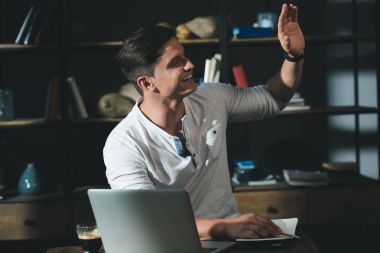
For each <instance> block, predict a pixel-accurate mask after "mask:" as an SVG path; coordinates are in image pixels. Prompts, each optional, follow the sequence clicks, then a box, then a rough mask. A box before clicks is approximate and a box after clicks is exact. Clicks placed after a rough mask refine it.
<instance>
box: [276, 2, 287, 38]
mask: <svg viewBox="0 0 380 253" xmlns="http://www.w3.org/2000/svg"><path fill="white" fill-rule="evenodd" d="M287 9H288V6H287V5H286V4H283V5H282V8H281V13H280V16H279V17H278V25H277V27H278V31H279V32H282V30H283V27H284V25H285V24H286V22H287V18H288V16H287V15H288V14H287Z"/></svg>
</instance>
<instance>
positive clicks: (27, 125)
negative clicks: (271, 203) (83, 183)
mask: <svg viewBox="0 0 380 253" xmlns="http://www.w3.org/2000/svg"><path fill="white" fill-rule="evenodd" d="M3 1H4V0H3ZM353 1H356V0H353ZM379 2H380V1H379V0H376V10H377V11H378V13H380V7H379V5H380V4H379ZM59 4H60V7H59V9H60V14H59V15H60V18H59V20H60V22H61V23H60V25H59V40H58V41H57V43H54V44H51V43H49V44H43V45H15V44H9V43H6V44H0V58H1V56H2V55H17V56H22V55H28V56H30V55H32V56H33V57H34V55H41V54H52V55H54V56H55V57H57V59H58V60H57V62H56V63H57V65H58V67H57V70H58V71H57V72H58V74H59V76H60V79H59V83H60V94H61V104H60V105H61V118H60V119H57V120H53V121H47V120H45V119H43V118H40V117H33V118H16V119H14V120H10V121H0V131H20V132H21V131H23V130H26V131H29V130H30V129H31V128H33V129H39V128H44V127H48V128H50V127H52V128H56V129H58V131H61V132H60V133H59V134H60V135H61V139H62V143H61V144H62V146H61V147H60V152H62V153H61V154H60V155H61V157H62V158H61V161H62V163H60V162H57V164H58V163H59V166H60V167H62V169H63V171H62V176H63V178H64V179H63V181H64V182H65V185H64V190H65V191H64V194H71V193H72V191H73V190H74V189H73V188H75V186H76V185H75V183H73V181H74V180H75V178H76V177H85V176H86V174H85V172H80V171H79V170H80V169H88V170H90V169H91V170H94V171H97V172H98V173H99V174H101V175H102V176H103V177H104V173H103V170H104V168H100V167H95V166H92V165H89V167H90V169H89V168H85V167H84V164H83V163H82V164H81V163H79V164H76V163H75V162H76V161H75V159H73V156H76V155H77V156H80V154H78V153H77V151H78V150H79V151H81V152H89V151H88V150H87V148H88V149H89V148H93V149H99V150H97V151H96V152H97V153H96V154H97V156H101V149H100V148H99V147H98V146H96V147H92V146H91V144H92V143H89V144H87V143H85V142H86V141H90V140H91V141H92V139H93V138H94V137H93V136H90V135H91V134H93V132H95V130H98V129H101V130H100V132H101V131H103V132H101V134H103V135H104V136H102V138H104V139H105V138H106V134H107V133H108V132H109V130H110V129H112V127H113V126H114V125H116V124H117V123H118V122H120V120H121V119H116V118H115V119H112V118H111V119H110V118H98V117H97V116H95V115H92V117H90V118H89V119H70V118H69V116H68V111H67V108H68V106H67V105H68V101H67V100H68V99H67V94H68V91H67V89H66V86H65V85H64V84H65V82H66V78H67V76H68V75H69V71H70V70H71V67H72V65H74V60H73V58H75V57H77V55H81V54H86V56H87V55H91V54H104V55H106V54H112V53H114V52H116V51H117V50H118V49H119V48H120V47H121V46H122V41H118V40H108V41H99V42H91V41H90V42H70V39H69V31H68V29H69V25H68V21H69V16H68V10H69V8H70V6H68V1H67V0H65V1H59ZM217 8H218V15H219V25H220V27H219V29H220V36H219V38H215V39H202V40H201V39H192V40H182V41H181V43H182V44H183V45H184V46H185V48H186V50H187V49H189V48H191V50H193V49H194V50H204V51H206V54H207V53H210V52H214V51H215V50H217V51H220V53H221V54H222V59H223V61H222V66H221V68H222V72H221V73H222V75H221V78H222V81H223V82H227V83H233V81H232V78H231V76H230V69H231V63H232V60H231V58H232V57H231V51H234V50H240V51H244V50H247V49H252V48H260V47H262V46H263V47H267V46H277V45H278V39H277V38H276V37H270V38H255V39H232V38H231V36H230V33H229V29H230V27H229V24H228V23H227V20H228V16H229V13H228V11H229V9H228V0H218V1H217ZM83 11H85V10H83ZM252 13H253V11H252ZM379 20H380V18H378V20H377V27H380V24H379V23H380V21H379ZM99 22H101V21H99ZM129 32H130V31H129ZM305 39H306V43H307V47H309V46H311V45H313V46H314V45H315V46H319V45H332V44H356V43H357V42H363V41H376V48H377V51H376V54H377V59H380V53H379V52H380V50H379V48H380V33H379V32H377V33H376V34H355V33H354V34H331V35H308V34H306V36H305ZM208 49H209V51H208V52H207V50H208ZM355 50H357V48H356V49H355ZM306 55H307V57H306V64H307V65H309V63H308V62H309V59H310V58H311V57H313V56H312V55H308V52H306ZM195 57H198V58H202V60H203V58H204V55H201V56H198V55H196V54H195ZM195 57H194V58H195ZM309 57H310V58H309ZM273 59H274V60H275V59H276V58H275V57H273ZM88 61H90V60H88ZM355 61H357V60H355ZM3 64H4V63H3ZM354 64H357V62H355V63H354ZM376 64H377V65H376V70H377V87H378V89H377V90H378V91H377V92H378V94H377V97H378V98H380V85H379V80H380V64H379V62H377V63H376ZM86 67H87V66H85V65H84V66H83V68H86ZM202 67H203V66H198V68H199V69H201V68H202ZM86 71H88V70H86ZM89 72H91V73H93V74H94V75H96V74H100V73H95V72H97V70H91V71H89ZM1 77H2V75H1V74H0V78H1ZM95 78H96V77H95ZM0 81H1V79H0ZM357 82H358V81H357V80H356V83H357ZM33 84H34V83H33ZM34 85H36V84H34ZM301 85H302V84H301ZM356 85H357V84H356ZM94 86H96V85H94ZM305 86H306V85H305ZM96 88H98V87H96ZM83 89H85V88H83ZM305 89H307V87H305ZM85 92H86V91H85ZM85 92H84V93H85ZM356 100H357V99H356ZM377 102H378V106H377V108H375V107H367V106H359V104H358V103H357V101H356V102H355V104H353V105H350V106H334V107H327V106H322V105H314V104H311V109H310V110H299V111H284V112H281V113H280V115H279V117H278V119H279V120H283V119H293V118H296V119H310V118H312V117H315V118H317V117H321V118H323V117H324V118H326V117H329V116H332V115H357V116H358V115H362V114H376V115H378V120H379V125H380V117H379V111H378V108H380V99H378V100H377ZM313 119H314V118H313ZM274 120H277V119H274ZM78 129H79V130H78ZM83 129H85V130H83ZM104 129H106V130H104ZM81 130H83V131H82V132H81ZM244 130H245V131H254V130H252V129H248V127H246V128H244ZM94 135H95V134H94ZM96 135H98V132H96ZM248 135H249V134H248ZM379 136H380V135H379ZM357 137H358V136H356V138H357ZM379 138H380V137H378V139H377V143H380V141H379V140H380V139H379ZM19 141H20V144H22V143H23V142H22V141H24V140H19ZM77 142H79V143H80V144H82V146H80V145H79V146H78V147H76V144H77ZM81 142H82V143H81ZM83 143H85V144H83ZM87 145H88V146H87ZM99 145H100V144H99ZM355 145H356V146H357V148H360V147H359V146H360V145H358V143H356V144H355ZM90 146H91V147H90ZM54 148H56V147H54ZM75 148H76V149H75ZM237 148H240V147H237ZM52 149H53V147H52ZM77 149H78V150H77ZM33 152H37V151H36V150H33ZM52 152H53V151H52ZM89 158H90V159H89ZM92 158H93V157H92V154H87V156H86V157H85V158H83V160H85V159H88V160H91V159H92ZM98 158H99V157H98ZM94 159H95V158H94ZM379 160H380V159H379ZM379 168H380V165H379ZM99 171H100V172H99ZM78 175H79V176H78ZM78 181H80V180H78ZM372 186H373V185H372V184H371V187H372ZM282 187H283V188H282ZM344 187H346V188H349V187H350V186H349V185H347V184H346V185H344ZM371 189H372V188H371ZM277 190H278V191H281V190H284V191H286V190H289V188H288V186H285V185H284V184H279V185H278V186H276V187H274V188H265V189H263V188H252V187H242V188H240V189H238V190H237V191H236V193H237V194H240V193H242V192H249V193H248V195H250V194H251V193H250V192H251V191H253V192H255V191H263V192H265V191H277ZM291 191H292V193H294V192H295V191H297V189H291ZM313 191H315V192H317V191H318V189H313ZM371 191H372V190H371ZM295 194H297V193H295ZM315 194H317V193H315ZM359 195H360V194H359ZM66 197H67V196H66ZM66 199H67V198H66ZM18 200H19V201H20V202H26V201H25V200H24V199H18ZM15 201H16V200H15ZM245 201H246V200H245ZM27 202H28V203H29V202H33V200H30V199H28V201H27ZM11 203H12V201H10V202H7V204H11ZM66 204H69V203H66V202H65V205H66ZM245 208H248V207H247V206H245ZM44 212H45V211H44ZM290 213H291V212H290ZM21 227H22V226H21ZM65 231H68V230H67V227H66V228H65ZM59 236H62V234H59ZM21 237H22V236H21ZM31 237H33V236H31ZM28 238H30V237H28ZM18 239H19V238H18Z"/></svg>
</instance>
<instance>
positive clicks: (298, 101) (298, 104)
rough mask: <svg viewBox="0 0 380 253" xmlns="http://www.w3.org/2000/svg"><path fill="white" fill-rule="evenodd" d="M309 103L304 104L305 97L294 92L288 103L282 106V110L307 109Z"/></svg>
mask: <svg viewBox="0 0 380 253" xmlns="http://www.w3.org/2000/svg"><path fill="white" fill-rule="evenodd" d="M309 109H310V105H306V104H305V99H304V98H303V97H301V95H300V93H298V92H296V93H295V94H294V96H293V97H292V98H291V99H290V101H289V103H288V104H287V105H286V107H285V108H284V111H295V110H309Z"/></svg>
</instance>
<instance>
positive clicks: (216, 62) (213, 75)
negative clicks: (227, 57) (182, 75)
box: [203, 54, 222, 83]
mask: <svg viewBox="0 0 380 253" xmlns="http://www.w3.org/2000/svg"><path fill="white" fill-rule="evenodd" d="M221 61H222V55H221V54H215V55H214V56H213V57H212V58H211V59H206V62H205V71H204V77H203V82H204V83H218V82H219V81H220V62H221Z"/></svg>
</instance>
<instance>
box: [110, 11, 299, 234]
mask: <svg viewBox="0 0 380 253" xmlns="http://www.w3.org/2000/svg"><path fill="white" fill-rule="evenodd" d="M297 12H298V11H297V7H296V6H293V5H289V6H288V5H286V4H284V5H283V6H282V10H281V14H280V16H279V22H278V38H279V40H280V43H281V46H282V48H283V50H284V52H285V58H286V59H285V60H284V62H283V64H282V67H281V69H280V71H279V72H278V73H277V74H275V75H274V76H273V77H271V78H270V79H269V80H268V81H267V83H266V85H261V86H260V85H259V86H255V87H252V88H247V89H241V88H237V87H233V86H230V85H226V84H202V85H200V86H199V87H197V85H196V84H195V82H194V80H193V76H192V74H193V69H194V65H193V64H192V62H191V61H190V60H189V59H187V58H186V56H185V54H184V49H183V47H182V45H181V44H180V43H179V41H178V40H177V38H176V37H175V34H174V31H173V30H171V29H169V28H164V27H159V26H151V27H147V28H144V29H140V30H139V31H137V32H135V33H134V34H133V35H132V36H130V37H129V38H128V39H127V40H126V41H125V43H124V46H123V48H122V49H121V51H120V52H119V55H118V59H119V61H120V63H121V66H122V70H123V72H124V74H125V75H126V77H127V78H128V79H129V80H133V81H134V82H135V83H136V85H137V86H138V87H139V88H140V89H141V90H142V92H143V97H142V98H141V99H140V100H139V101H138V102H137V103H136V105H135V107H134V108H133V110H132V111H131V112H130V113H129V115H128V116H127V117H126V118H125V119H123V120H122V121H121V122H120V123H119V124H118V125H117V126H116V127H115V129H114V130H113V131H112V132H111V134H110V135H109V137H108V139H107V142H106V144H105V147H104V161H105V165H106V167H107V170H106V175H107V178H108V182H109V184H110V186H111V187H112V188H119V189H169V188H177V189H178V188H180V189H185V190H186V191H187V192H188V193H189V195H190V199H191V203H192V206H193V209H194V214H195V217H196V224H197V228H198V232H199V235H200V238H201V239H210V238H211V239H219V238H259V237H267V236H275V235H278V234H279V233H280V232H281V231H280V229H279V228H278V227H277V226H275V225H274V224H273V223H272V222H271V221H270V220H269V219H268V218H266V217H262V216H260V215H257V214H253V213H250V214H244V215H240V213H239V211H238V208H237V205H236V202H235V200H234V198H233V193H232V190H231V187H230V175H229V170H228V163H227V154H226V134H225V132H226V127H227V121H228V120H230V121H247V120H259V119H262V118H264V117H271V116H275V115H277V114H278V113H279V112H280V110H281V109H282V108H284V106H285V103H287V102H288V101H289V99H290V98H291V97H292V95H293V94H294V92H295V90H296V89H297V85H298V83H299V82H300V79H301V75H302V68H303V50H304V47H305V41H304V38H303V34H302V31H301V29H300V27H299V25H298V23H297ZM152 211H154V210H152Z"/></svg>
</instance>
